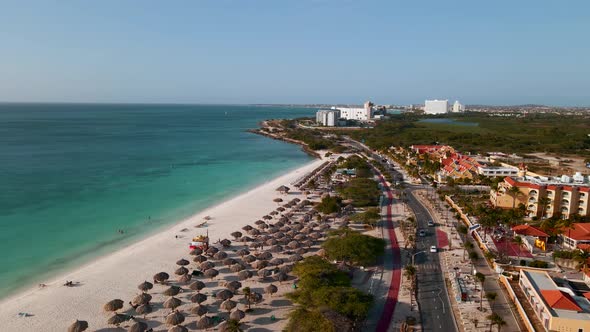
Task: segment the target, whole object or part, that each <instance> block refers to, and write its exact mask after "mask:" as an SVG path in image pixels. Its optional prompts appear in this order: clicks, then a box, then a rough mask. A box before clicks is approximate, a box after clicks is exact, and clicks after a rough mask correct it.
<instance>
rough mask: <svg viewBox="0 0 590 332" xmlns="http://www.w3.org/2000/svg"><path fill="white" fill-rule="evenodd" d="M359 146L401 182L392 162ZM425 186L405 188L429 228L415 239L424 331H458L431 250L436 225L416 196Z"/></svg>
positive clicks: (421, 224)
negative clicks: (385, 160)
mask: <svg viewBox="0 0 590 332" xmlns="http://www.w3.org/2000/svg"><path fill="white" fill-rule="evenodd" d="M349 142H350V143H351V144H352V145H354V146H356V147H357V148H359V149H363V150H365V152H366V153H368V154H369V155H370V156H371V157H372V158H373V159H375V160H377V161H379V162H380V163H381V164H382V165H383V166H385V168H386V169H387V171H388V172H389V173H390V174H391V176H392V178H393V179H394V181H400V182H401V181H402V180H403V175H402V174H401V173H400V172H398V171H396V170H395V169H394V168H393V167H392V166H391V165H389V164H387V163H385V162H383V161H382V159H381V158H380V156H378V155H377V154H375V153H373V152H372V151H371V150H369V149H367V148H366V147H365V146H364V145H361V144H359V143H358V142H355V141H352V140H350V141H349ZM423 188H424V186H423V185H409V186H408V187H407V188H406V189H404V193H405V198H406V200H407V204H408V206H409V208H411V209H412V210H413V212H414V214H415V215H416V219H417V223H418V228H422V229H424V230H427V236H425V237H419V238H418V240H417V242H416V247H417V249H416V252H421V251H424V252H423V253H420V254H416V255H415V256H414V258H415V259H414V263H415V265H416V268H417V278H418V282H417V285H418V298H417V300H418V304H419V307H420V316H421V320H422V330H423V331H437V332H438V331H440V332H452V331H457V326H456V323H455V320H454V318H453V314H452V309H451V305H450V301H449V297H448V293H447V291H446V289H445V284H444V283H445V281H444V277H443V274H442V271H441V265H440V261H439V254H438V253H431V252H430V246H433V245H434V246H436V244H437V241H436V232H435V228H436V227H428V221H429V220H433V218H432V216H431V215H430V213H429V212H428V210H427V209H426V208H425V207H424V206H423V205H422V204H421V203H420V202H419V201H418V200H417V199H416V198H415V197H414V196H413V194H412V192H413V191H414V190H416V189H423Z"/></svg>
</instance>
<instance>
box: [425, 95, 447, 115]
mask: <svg viewBox="0 0 590 332" xmlns="http://www.w3.org/2000/svg"><path fill="white" fill-rule="evenodd" d="M448 109H449V101H448V100H437V99H435V100H426V101H425V102H424V113H426V114H443V113H447V110H448Z"/></svg>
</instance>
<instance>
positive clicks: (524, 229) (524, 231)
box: [512, 225, 549, 237]
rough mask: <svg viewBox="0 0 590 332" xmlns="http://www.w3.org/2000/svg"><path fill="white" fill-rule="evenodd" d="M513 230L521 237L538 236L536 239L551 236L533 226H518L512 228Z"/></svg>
mask: <svg viewBox="0 0 590 332" xmlns="http://www.w3.org/2000/svg"><path fill="white" fill-rule="evenodd" d="M512 230H513V231H514V232H515V233H516V234H520V235H529V236H536V237H548V236H549V235H548V234H547V233H545V232H543V231H542V230H540V229H539V228H537V227H535V226H531V225H517V226H514V227H512Z"/></svg>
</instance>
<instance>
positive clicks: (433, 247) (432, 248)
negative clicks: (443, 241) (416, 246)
mask: <svg viewBox="0 0 590 332" xmlns="http://www.w3.org/2000/svg"><path fill="white" fill-rule="evenodd" d="M430 252H438V249H436V246H430Z"/></svg>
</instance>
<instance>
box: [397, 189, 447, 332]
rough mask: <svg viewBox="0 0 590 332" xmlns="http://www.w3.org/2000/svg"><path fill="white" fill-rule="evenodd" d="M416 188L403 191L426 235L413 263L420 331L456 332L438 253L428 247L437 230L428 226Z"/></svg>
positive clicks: (433, 244) (424, 209) (419, 225)
mask: <svg viewBox="0 0 590 332" xmlns="http://www.w3.org/2000/svg"><path fill="white" fill-rule="evenodd" d="M413 190H415V188H412V187H410V188H408V189H405V190H404V191H405V193H406V198H407V204H408V206H409V207H410V208H411V209H412V210H413V211H414V214H415V215H416V221H417V223H418V228H420V229H423V230H425V231H426V236H424V237H418V238H417V241H416V253H418V254H415V256H414V264H415V265H416V268H417V270H418V273H417V276H418V304H419V306H420V315H421V318H422V328H423V331H457V328H456V326H455V322H454V320H453V319H452V318H451V317H452V315H453V314H452V309H451V304H450V302H449V297H448V294H447V291H446V289H445V280H444V277H443V274H442V271H441V265H440V261H439V253H431V252H430V247H431V246H436V245H437V240H436V231H435V230H436V227H428V221H429V220H433V218H432V216H431V215H430V213H429V212H428V210H427V209H426V208H425V207H424V206H422V204H421V203H420V202H418V200H417V199H416V198H415V197H414V196H413V194H412V191H413Z"/></svg>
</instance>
